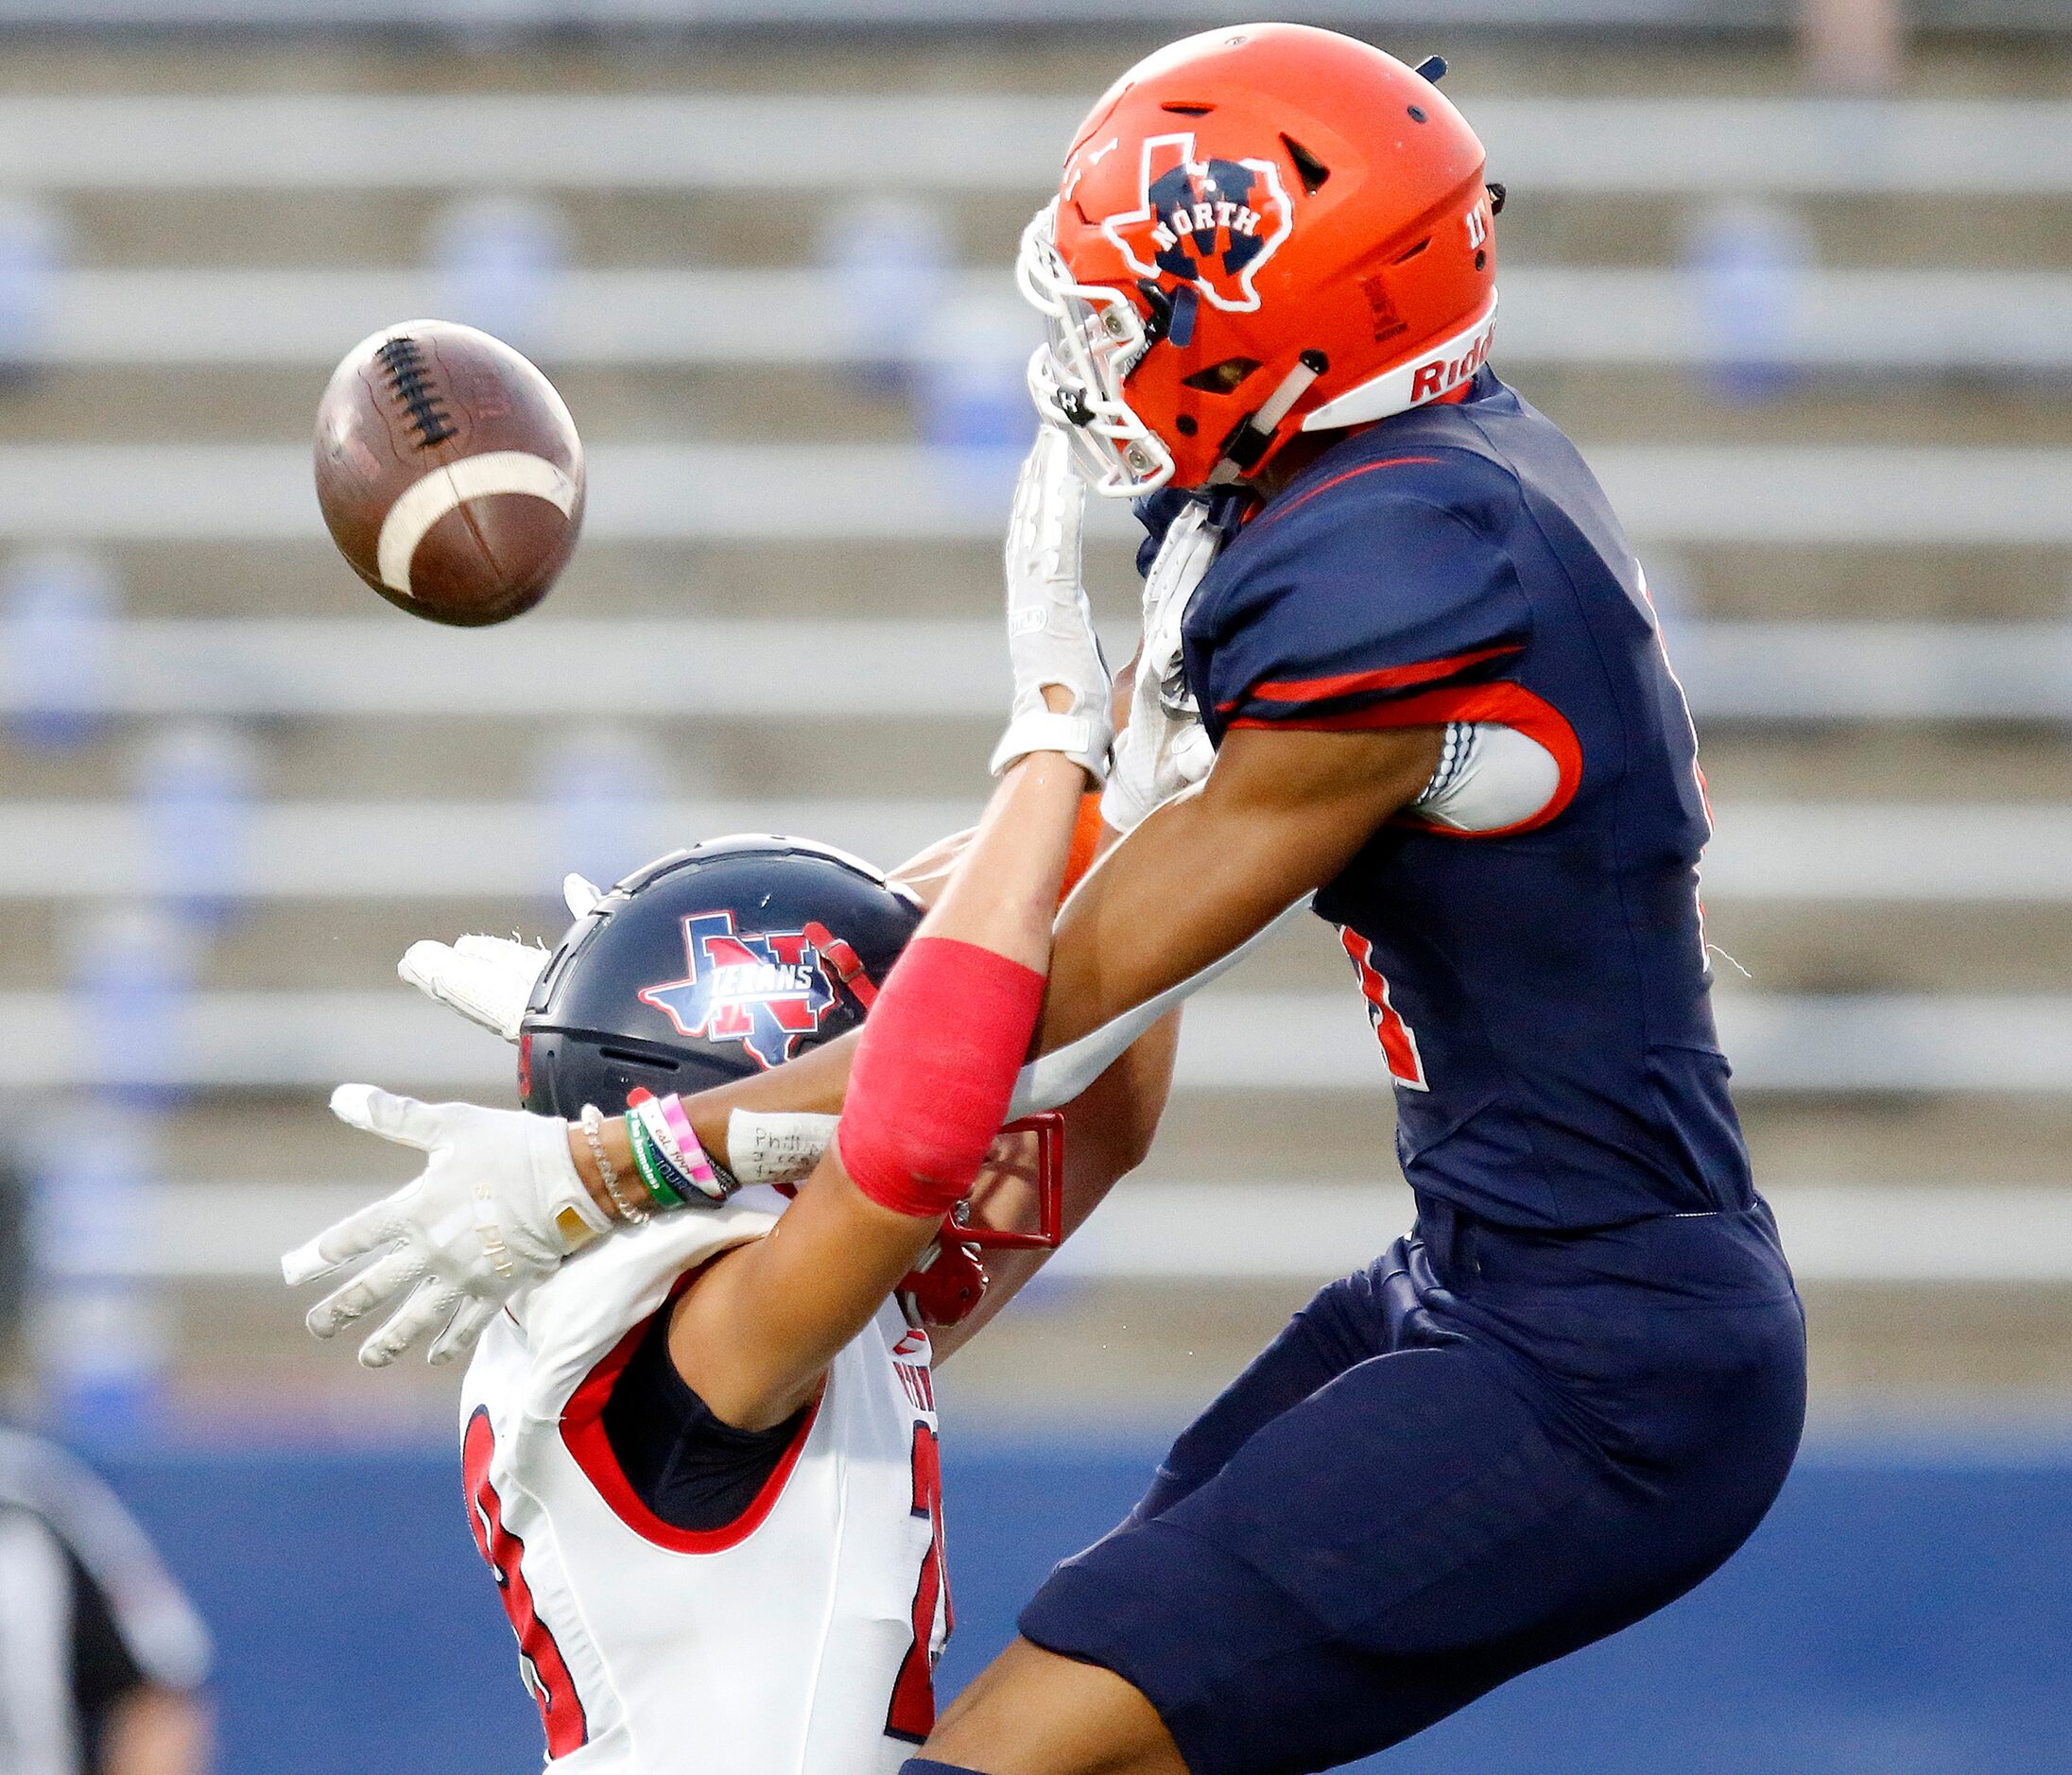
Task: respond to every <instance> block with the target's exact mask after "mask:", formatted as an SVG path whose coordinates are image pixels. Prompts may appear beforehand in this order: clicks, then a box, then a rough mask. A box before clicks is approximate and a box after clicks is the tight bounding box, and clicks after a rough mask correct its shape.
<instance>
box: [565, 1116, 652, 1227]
mask: <svg viewBox="0 0 2072 1775" xmlns="http://www.w3.org/2000/svg"><path fill="white" fill-rule="evenodd" d="M581 1119H582V1131H583V1138H584V1139H585V1140H587V1141H588V1142H589V1143H590V1156H591V1157H592V1158H593V1159H595V1160H596V1162H597V1175H598V1176H599V1177H600V1178H602V1179H603V1180H604V1193H605V1194H606V1195H607V1196H609V1197H611V1198H612V1204H613V1207H615V1208H616V1209H617V1210H618V1211H619V1215H620V1217H621V1218H622V1219H625V1220H627V1221H630V1223H631V1224H632V1225H634V1226H636V1227H637V1226H638V1225H640V1223H641V1222H642V1221H643V1220H646V1219H647V1218H648V1214H649V1210H648V1207H647V1206H646V1205H645V1204H644V1203H642V1202H641V1201H640V1200H639V1199H638V1198H635V1197H633V1196H631V1195H630V1194H628V1193H627V1191H625V1190H624V1189H622V1188H620V1186H619V1173H618V1167H617V1166H616V1165H614V1164H613V1163H612V1155H611V1154H610V1153H608V1152H606V1151H605V1149H604V1112H603V1111H602V1110H600V1109H598V1108H597V1106H596V1104H594V1103H586V1104H584V1105H583V1107H582V1118H581Z"/></svg>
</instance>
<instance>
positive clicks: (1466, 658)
mask: <svg viewBox="0 0 2072 1775" xmlns="http://www.w3.org/2000/svg"><path fill="white" fill-rule="evenodd" d="M1523 651H1524V647H1523V646H1522V645H1519V644H1513V645H1510V646H1497V647H1476V649H1474V651H1472V652H1469V653H1456V654H1453V655H1452V656H1450V657H1449V658H1447V659H1443V660H1420V661H1419V662H1418V663H1416V664H1414V665H1383V666H1377V667H1376V668H1375V669H1374V670H1373V671H1372V672H1341V673H1339V674H1338V675H1337V676H1336V677H1332V678H1291V679H1289V680H1288V681H1286V683H1280V684H1255V685H1253V686H1252V692H1251V695H1250V697H1249V698H1236V699H1235V700H1234V701H1231V702H1226V703H1224V704H1223V705H1222V706H1221V709H1220V711H1219V713H1221V714H1225V715H1228V714H1229V713H1230V712H1231V711H1232V710H1233V709H1235V708H1237V707H1238V706H1239V704H1240V703H1242V702H1245V701H1257V702H1322V701H1325V700H1326V699H1328V698H1332V697H1353V696H1357V695H1359V694H1360V693H1361V692H1363V691H1370V690H1404V689H1407V688H1408V687H1409V686H1410V685H1412V684H1428V683H1430V682H1431V681H1432V680H1434V679H1435V678H1447V677H1450V676H1451V675H1452V674H1454V673H1455V672H1461V671H1465V670H1466V669H1467V668H1468V667H1469V666H1471V665H1479V664H1480V663H1482V662H1483V661H1484V660H1500V659H1502V658H1503V657H1504V656H1505V655H1506V654H1509V653H1520V652H1523Z"/></svg>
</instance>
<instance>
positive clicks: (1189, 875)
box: [686, 727, 1443, 1155]
mask: <svg viewBox="0 0 2072 1775" xmlns="http://www.w3.org/2000/svg"><path fill="white" fill-rule="evenodd" d="M1442 737H1443V730H1442V729H1440V728H1437V727H1420V728H1392V729H1383V730H1380V731H1376V732H1350V733H1349V732H1334V733H1311V732H1289V731H1286V730H1284V729H1273V730H1269V729H1264V728H1244V729H1239V730H1237V731H1235V732H1232V733H1231V734H1229V735H1228V737H1226V739H1225V740H1224V742H1223V746H1222V750H1221V751H1220V752H1219V753H1218V754H1217V761H1216V767H1215V768H1214V769H1213V770H1212V771H1211V772H1210V773H1209V776H1208V780H1207V781H1206V782H1205V783H1204V784H1203V785H1202V787H1201V789H1200V792H1199V793H1196V794H1192V795H1186V796H1183V797H1181V798H1180V799H1179V800H1176V801H1170V802H1168V803H1167V804H1166V805H1165V806H1164V807H1162V808H1160V809H1159V811H1158V812H1157V813H1156V814H1154V815H1153V816H1151V817H1150V818H1149V819H1146V820H1145V821H1144V822H1143V824H1141V825H1140V826H1138V827H1137V828H1136V830H1135V831H1133V832H1132V833H1131V834H1130V835H1129V836H1128V837H1127V838H1125V839H1124V840H1123V841H1122V842H1121V843H1120V844H1118V845H1116V846H1115V847H1114V850H1113V851H1112V852H1111V853H1109V854H1108V855H1107V857H1106V858H1104V859H1103V861H1102V862H1101V863H1100V865H1099V867H1098V868H1096V870H1094V872H1093V873H1092V874H1091V875H1089V876H1088V877H1087V879H1086V880H1085V881H1084V882H1082V883H1081V884H1080V886H1079V889H1078V891H1077V892H1075V893H1074V894H1073V896H1072V898H1071V899H1070V900H1069V901H1067V902H1066V904H1065V907H1064V910H1063V912H1062V914H1061V915H1060V917H1059V921H1058V929H1057V948H1056V953H1055V955H1054V956H1053V958H1052V963H1051V985H1050V991H1049V994H1048V996H1047V998H1046V1000H1045V1011H1044V1022H1043V1028H1042V1032H1041V1036H1040V1038H1039V1042H1038V1044H1037V1052H1039V1053H1043V1054H1049V1053H1054V1052H1056V1051H1057V1050H1059V1049H1061V1048H1063V1047H1066V1046H1068V1045H1070V1044H1071V1043H1074V1042H1076V1041H1078V1040H1079V1039H1080V1038H1081V1037H1083V1036H1086V1035H1088V1034H1090V1033H1092V1032H1093V1031H1095V1030H1096V1029H1099V1028H1101V1027H1102V1026H1103V1025H1107V1024H1109V1023H1111V1022H1113V1021H1114V1019H1115V1018H1117V1017H1120V1016H1121V1015H1123V1014H1124V1013H1125V1012H1127V1011H1129V1010H1131V1009H1133V1008H1135V1007H1137V1006H1139V1005H1143V1004H1146V1003H1147V1002H1148V1001H1149V1000H1151V999H1154V998H1156V997H1158V996H1159V994H1161V993H1162V992H1166V991H1169V990H1171V989H1173V988H1175V987H1178V986H1181V985H1183V983H1184V982H1186V981H1188V980H1191V979H1192V978H1193V977H1194V976H1195V975H1196V974H1199V973H1200V972H1201V970H1202V969H1204V968H1206V967H1209V966H1211V965H1212V964H1214V963H1216V962H1217V961H1219V960H1221V959H1222V958H1223V957H1224V956H1228V955H1229V954H1230V953H1231V952H1232V951H1233V950H1235V949H1236V948H1237V947H1238V946H1239V945H1241V944H1243V943H1245V942H1246V941H1248V940H1250V939H1252V937H1254V936H1256V935H1257V934H1258V933H1259V932H1260V931H1262V930H1264V929H1265V928H1266V927H1267V926H1268V925H1269V924H1270V923H1271V922H1273V921H1274V920H1275V919H1276V918H1278V917H1279V916H1280V915H1281V914H1282V913H1283V912H1285V911H1286V909H1287V908H1288V907H1289V906H1291V905H1294V904H1295V903H1296V902H1297V901H1298V900H1300V899H1301V898H1302V897H1303V896H1304V894H1306V893H1311V892H1313V891H1315V890H1316V889H1317V888H1321V887H1322V886H1323V885H1324V884H1325V883H1327V882H1329V881H1330V880H1331V879H1332V878H1333V877H1334V876H1336V875H1337V874H1338V872H1339V870H1342V869H1344V867H1345V866H1346V865H1347V864H1348V863H1349V862H1351V861H1352V859H1353V857H1354V855H1355V853H1357V852H1358V850H1359V849H1360V847H1361V846H1362V845H1364V844H1365V843H1366V842H1367V840H1368V839H1369V838H1370V837H1372V836H1373V834H1374V833H1375V832H1376V831H1377V830H1378V829H1379V828H1380V827H1381V826H1382V824H1383V823H1384V822H1385V821H1386V820H1388V819H1389V818H1390V816H1391V815H1393V814H1395V813H1397V812H1399V811H1400V810H1401V809H1402V808H1404V807H1405V806H1407V805H1408V803H1409V802H1410V801H1414V800H1415V799H1416V798H1417V796H1418V795H1419V794H1420V793H1421V792H1422V791H1423V789H1424V786H1425V784H1428V783H1429V782H1430V781H1431V777H1432V772H1433V771H1434V770H1435V769H1437V768H1438V765H1439V757H1440V750H1441V745H1442ZM855 1042H856V1039H855V1037H854V1036H851V1037H845V1038H843V1039H842V1040H840V1041H837V1042H831V1043H826V1044H825V1045H823V1046H821V1047H820V1048H817V1049H815V1050H814V1051H813V1052H812V1053H811V1054H808V1055H804V1056H802V1057H801V1058H800V1059H799V1060H793V1061H790V1062H789V1063H787V1064H786V1065H784V1066H780V1067H778V1068H776V1069H775V1070H773V1071H771V1072H768V1073H763V1074H759V1075H758V1076H757V1077H754V1078H751V1079H745V1080H743V1081H741V1082H740V1083H739V1084H734V1085H726V1086H722V1087H720V1088H719V1089H718V1090H716V1091H711V1092H707V1093H704V1094H700V1095H699V1096H698V1097H696V1098H693V1099H691V1100H690V1101H689V1102H688V1103H687V1105H686V1108H687V1109H688V1110H689V1111H690V1112H691V1115H692V1119H693V1121H694V1123H695V1124H696V1126H697V1128H698V1132H699V1139H700V1140H702V1141H703V1142H705V1144H706V1146H707V1147H708V1149H711V1150H717V1151H718V1152H719V1153H721V1154H722V1155H723V1154H724V1153H725V1150H726V1148H725V1141H726V1134H727V1122H728V1117H729V1115H730V1113H731V1112H732V1111H733V1110H734V1109H735V1108H745V1109H750V1110H757V1111H779V1110H814V1111H819V1112H822V1113H826V1114H834V1113H836V1112H838V1111H839V1110H840V1108H841V1104H842V1094H843V1092H844V1090H845V1089H846V1087H847V1084H848V1077H849V1069H850V1066H851V1064H852V1062H853V1060H854V1058H855Z"/></svg>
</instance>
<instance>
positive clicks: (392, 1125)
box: [331, 1085, 444, 1152]
mask: <svg viewBox="0 0 2072 1775" xmlns="http://www.w3.org/2000/svg"><path fill="white" fill-rule="evenodd" d="M331 1113H332V1114H333V1115H335V1116H337V1118H338V1120H339V1121H341V1122H345V1123H348V1124H350V1125H351V1126H352V1127H354V1128H357V1129H365V1130H366V1131H367V1132H368V1133H370V1134H379V1135H380V1136H381V1138H382V1139H384V1140H390V1141H393V1142H395V1144H396V1145H397V1146H415V1147H416V1148H417V1149H418V1151H420V1152H429V1151H430V1150H431V1149H432V1147H433V1146H435V1145H437V1144H438V1142H439V1139H440V1134H441V1132H442V1131H443V1129H444V1117H443V1116H442V1115H441V1114H440V1109H439V1106H438V1105H436V1104H430V1103H420V1102H419V1101H418V1100H417V1099H416V1098H415V1097H399V1096H397V1095H396V1094H394V1093H392V1092H388V1091H384V1090H382V1089H381V1088H380V1087H379V1086H378V1085H340V1086H339V1087H338V1088H337V1090H336V1091H334V1092H333V1093H332V1094H331Z"/></svg>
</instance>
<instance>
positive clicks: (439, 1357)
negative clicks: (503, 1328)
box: [429, 1294, 503, 1367]
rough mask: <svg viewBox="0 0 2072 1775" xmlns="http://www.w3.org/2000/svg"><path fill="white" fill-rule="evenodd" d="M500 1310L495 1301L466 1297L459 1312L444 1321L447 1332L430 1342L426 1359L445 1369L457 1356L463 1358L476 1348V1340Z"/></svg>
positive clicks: (475, 1296) (463, 1298)
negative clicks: (430, 1345) (430, 1346)
mask: <svg viewBox="0 0 2072 1775" xmlns="http://www.w3.org/2000/svg"><path fill="white" fill-rule="evenodd" d="M502 1310H503V1308H502V1307H501V1305H500V1304H499V1303H498V1302H497V1301H486V1300H484V1299H483V1298H482V1297H481V1296H480V1295H473V1294H471V1295H466V1296H464V1297H462V1299H461V1301H460V1310H459V1311H458V1313H456V1314H455V1315H454V1316H453V1318H450V1319H448V1320H447V1321H446V1329H445V1330H444V1331H442V1332H440V1334H439V1336H437V1337H435V1338H434V1339H433V1340H432V1348H431V1351H430V1354H429V1359H430V1360H431V1361H432V1362H433V1363H434V1364H435V1365H437V1366H440V1367H444V1366H445V1364H447V1363H449V1362H451V1361H453V1360H454V1358H455V1357H456V1356H463V1355H466V1354H467V1353H468V1352H469V1351H471V1350H473V1349H474V1348H475V1339H476V1338H478V1337H479V1336H481V1335H482V1334H483V1332H485V1331H486V1330H488V1328H489V1323H490V1320H492V1318H495V1317H496V1316H497V1314H498V1313H500V1312H501V1311H502Z"/></svg>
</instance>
